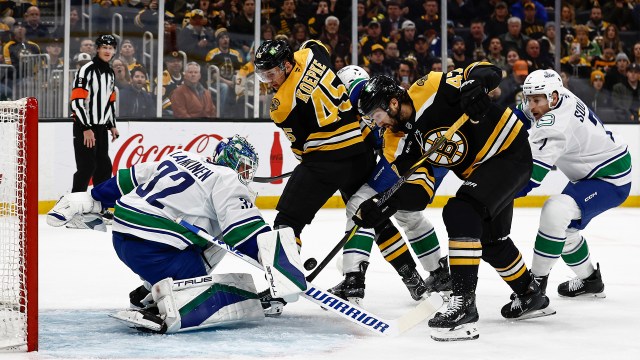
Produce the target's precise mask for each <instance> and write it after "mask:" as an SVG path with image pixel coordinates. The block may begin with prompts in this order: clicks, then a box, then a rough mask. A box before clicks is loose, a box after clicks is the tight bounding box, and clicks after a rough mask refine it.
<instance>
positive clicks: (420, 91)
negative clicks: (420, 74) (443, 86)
mask: <svg viewBox="0 0 640 360" xmlns="http://www.w3.org/2000/svg"><path fill="white" fill-rule="evenodd" d="M443 75H444V73H441V72H431V73H429V74H428V75H426V76H425V77H424V78H423V79H424V81H423V80H422V79H420V80H418V81H416V82H415V83H413V85H411V87H410V88H409V97H411V101H413V107H414V108H415V109H416V119H418V118H420V116H422V114H423V113H424V112H425V110H427V108H429V106H431V104H433V101H434V100H435V98H436V95H437V94H438V87H440V81H441V80H442V76H443ZM419 84H422V85H419Z"/></svg>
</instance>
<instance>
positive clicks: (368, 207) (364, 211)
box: [353, 196, 398, 229]
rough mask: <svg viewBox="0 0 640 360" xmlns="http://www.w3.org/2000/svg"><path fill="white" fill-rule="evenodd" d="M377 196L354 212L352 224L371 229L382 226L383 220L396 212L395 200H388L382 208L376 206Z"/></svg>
mask: <svg viewBox="0 0 640 360" xmlns="http://www.w3.org/2000/svg"><path fill="white" fill-rule="evenodd" d="M378 201H380V199H378V197H377V196H374V197H372V198H371V199H369V200H366V201H365V202H363V203H362V204H360V207H359V208H358V210H357V211H356V214H355V215H354V216H353V222H354V223H356V225H358V226H360V227H361V228H365V229H372V228H374V227H376V226H377V225H380V224H382V223H383V222H384V221H385V220H387V219H389V217H390V216H391V215H393V214H395V213H396V211H398V207H397V199H396V198H394V197H393V196H392V197H390V198H389V200H387V201H386V202H385V203H384V204H382V206H378Z"/></svg>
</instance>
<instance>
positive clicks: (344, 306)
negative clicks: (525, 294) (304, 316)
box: [176, 218, 444, 336]
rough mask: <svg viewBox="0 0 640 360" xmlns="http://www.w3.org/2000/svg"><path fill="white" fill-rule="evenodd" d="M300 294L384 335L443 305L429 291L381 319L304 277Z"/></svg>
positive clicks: (199, 232) (407, 326)
mask: <svg viewBox="0 0 640 360" xmlns="http://www.w3.org/2000/svg"><path fill="white" fill-rule="evenodd" d="M176 222H177V223H178V224H180V225H182V226H184V227H185V228H186V229H188V230H189V231H191V232H193V233H194V234H196V235H198V236H200V237H201V238H203V239H205V240H207V241H209V242H210V243H212V244H213V245H215V246H218V247H220V248H222V249H223V250H226V251H227V252H229V253H231V254H233V255H234V256H236V257H238V258H240V259H242V260H244V261H245V262H248V263H249V264H251V265H253V266H255V267H257V268H258V269H261V270H262V269H263V267H262V265H261V264H260V263H259V262H258V261H256V260H254V259H253V258H251V257H249V256H247V255H245V254H243V253H241V252H240V251H238V250H236V249H234V248H233V247H231V246H229V245H227V244H226V243H225V242H224V241H222V240H220V239H218V238H217V237H214V236H212V235H211V234H209V233H207V232H206V231H204V230H201V229H199V228H197V227H196V226H194V225H192V224H190V223H188V222H186V221H184V220H182V219H180V218H178V219H176ZM301 295H302V297H304V298H306V299H307V300H309V301H311V302H313V303H315V304H317V305H319V306H321V307H323V308H325V309H327V310H329V311H331V312H333V313H334V314H336V315H338V316H340V317H342V318H344V319H346V320H349V321H351V322H352V323H355V324H357V325H358V326H360V327H362V328H365V329H367V330H369V331H371V332H373V333H376V334H378V335H386V336H398V335H400V334H402V333H404V332H406V331H408V330H410V329H411V328H413V327H414V326H416V325H417V324H419V323H420V322H422V321H424V320H426V319H427V318H429V317H430V316H431V315H433V314H434V313H435V312H436V310H438V309H439V308H440V307H441V306H442V305H443V303H444V302H443V300H442V297H441V296H440V295H438V294H436V293H433V294H432V295H431V296H429V297H428V298H427V299H426V300H424V301H422V302H421V303H420V304H418V305H417V306H416V307H414V308H413V309H411V310H409V311H408V312H407V313H405V314H404V315H402V316H401V317H399V318H397V319H391V320H388V319H384V318H382V317H380V316H378V315H376V314H374V313H372V312H370V311H367V310H364V309H363V308H361V307H359V306H357V305H355V304H352V303H350V302H348V301H345V300H343V299H340V298H338V297H335V296H333V295H332V294H330V293H328V292H327V291H325V290H323V289H321V288H319V287H317V286H315V285H314V284H312V283H311V282H310V281H309V280H307V290H306V291H305V292H303V293H301Z"/></svg>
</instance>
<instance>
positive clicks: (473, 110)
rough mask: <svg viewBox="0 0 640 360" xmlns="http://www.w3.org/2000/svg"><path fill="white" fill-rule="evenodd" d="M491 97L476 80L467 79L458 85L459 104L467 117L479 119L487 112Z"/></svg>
mask: <svg viewBox="0 0 640 360" xmlns="http://www.w3.org/2000/svg"><path fill="white" fill-rule="evenodd" d="M490 105H491V99H489V95H487V90H486V89H485V88H484V86H482V84H481V83H480V82H479V81H478V80H474V79H472V80H467V81H465V82H464V83H463V84H462V86H461V87H460V106H461V107H462V111H464V112H465V113H466V114H467V115H469V117H470V118H471V119H473V120H475V121H480V120H482V119H483V118H484V116H485V115H486V114H487V112H489V106H490Z"/></svg>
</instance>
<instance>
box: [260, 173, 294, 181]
mask: <svg viewBox="0 0 640 360" xmlns="http://www.w3.org/2000/svg"><path fill="white" fill-rule="evenodd" d="M292 173H293V171H289V172H288V173H284V174H282V175H278V176H271V177H260V176H255V177H254V178H253V180H252V181H253V182H257V183H271V182H274V181H278V180H281V179H285V178H288V177H289V176H291V174H292Z"/></svg>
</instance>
